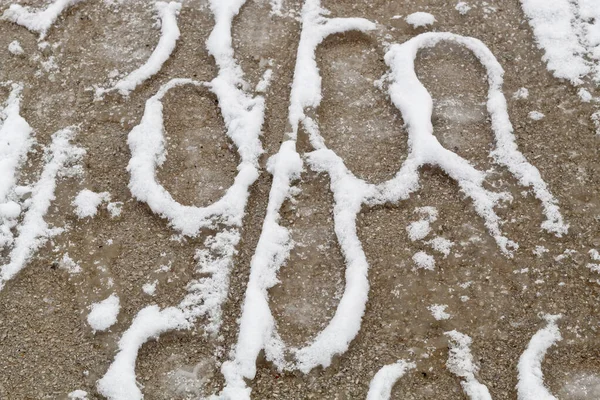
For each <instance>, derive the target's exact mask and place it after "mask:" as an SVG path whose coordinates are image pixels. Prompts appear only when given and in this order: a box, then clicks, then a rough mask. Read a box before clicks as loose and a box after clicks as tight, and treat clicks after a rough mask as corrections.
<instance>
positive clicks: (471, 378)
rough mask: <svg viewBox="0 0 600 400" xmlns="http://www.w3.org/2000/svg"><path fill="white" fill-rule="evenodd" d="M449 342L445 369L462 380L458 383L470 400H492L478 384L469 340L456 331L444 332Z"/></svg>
mask: <svg viewBox="0 0 600 400" xmlns="http://www.w3.org/2000/svg"><path fill="white" fill-rule="evenodd" d="M445 335H446V336H447V337H448V341H449V353H448V361H447V362H446V367H447V368H448V370H449V371H450V372H452V373H453V374H454V375H456V376H458V377H460V378H462V381H461V382H460V384H461V386H462V388H463V390H464V392H465V394H466V395H467V397H469V399H470V400H492V396H491V395H490V392H489V390H488V388H487V387H486V386H485V385H484V384H482V383H480V382H479V381H478V380H477V378H476V377H475V375H476V374H477V370H478V367H477V365H475V363H474V361H473V355H472V354H471V342H472V340H471V338H470V337H469V336H467V335H465V334H463V333H460V332H458V331H456V330H453V331H449V332H446V333H445Z"/></svg>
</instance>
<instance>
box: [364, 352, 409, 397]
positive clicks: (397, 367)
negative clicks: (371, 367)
mask: <svg viewBox="0 0 600 400" xmlns="http://www.w3.org/2000/svg"><path fill="white" fill-rule="evenodd" d="M414 368H416V365H415V364H414V363H411V362H406V361H405V360H398V361H397V362H396V363H394V364H389V365H385V366H383V367H382V368H381V369H380V370H379V371H377V373H376V374H375V376H374V377H373V379H372V380H371V383H370V384H369V392H368V393H367V400H389V398H390V396H391V395H392V388H393V387H394V384H395V383H396V381H397V380H398V379H400V378H402V377H403V376H404V375H405V374H406V373H407V372H408V371H409V370H411V369H414Z"/></svg>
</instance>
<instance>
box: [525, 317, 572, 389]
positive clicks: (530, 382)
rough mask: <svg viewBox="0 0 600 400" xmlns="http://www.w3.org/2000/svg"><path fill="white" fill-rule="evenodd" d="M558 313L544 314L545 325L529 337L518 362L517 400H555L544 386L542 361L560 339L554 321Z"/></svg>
mask: <svg viewBox="0 0 600 400" xmlns="http://www.w3.org/2000/svg"><path fill="white" fill-rule="evenodd" d="M560 317H561V316H560V315H549V314H547V315H544V316H543V318H544V319H545V320H546V322H547V325H546V327H545V328H543V329H540V330H539V331H538V332H537V333H536V334H535V335H533V337H532V338H531V340H530V342H529V345H528V346H527V349H526V350H525V351H524V352H523V354H522V355H521V357H520V359H519V364H518V372H519V373H518V379H519V381H518V383H517V397H518V400H556V397H554V396H553V395H552V394H551V393H550V392H549V391H548V389H547V388H546V387H545V386H544V377H543V373H542V361H543V360H544V356H545V355H546V352H547V351H548V349H549V348H550V347H552V346H553V345H554V344H555V343H556V342H558V341H560V340H562V337H561V334H560V331H559V329H558V326H557V325H556V321H557V320H558V319H559V318H560Z"/></svg>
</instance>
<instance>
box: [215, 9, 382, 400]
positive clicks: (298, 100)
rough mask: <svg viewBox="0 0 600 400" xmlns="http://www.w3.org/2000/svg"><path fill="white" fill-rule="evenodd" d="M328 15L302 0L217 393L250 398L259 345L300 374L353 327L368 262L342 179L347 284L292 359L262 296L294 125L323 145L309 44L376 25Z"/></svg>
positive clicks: (358, 185) (340, 230)
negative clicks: (274, 148)
mask: <svg viewBox="0 0 600 400" xmlns="http://www.w3.org/2000/svg"><path fill="white" fill-rule="evenodd" d="M327 14H328V11H326V10H324V9H323V8H321V5H320V2H319V1H318V0H307V1H306V2H305V3H304V6H303V9H302V32H301V34H300V42H299V46H298V51H297V55H296V67H295V71H294V79H293V83H292V92H291V95H290V106H289V116H288V118H289V123H290V126H291V128H292V129H291V132H288V133H286V140H284V141H283V143H282V144H281V147H280V149H279V152H278V153H277V154H276V155H274V156H273V157H271V158H270V159H269V162H268V165H267V169H268V171H269V172H270V173H271V174H272V175H273V184H272V187H271V192H270V194H269V202H268V205H267V213H266V216H265V219H264V222H263V228H262V232H261V236H260V239H259V242H258V245H257V247H256V252H255V254H254V257H253V258H252V261H251V271H250V279H249V282H248V286H247V288H246V295H245V300H244V304H243V308H242V316H241V319H240V330H239V335H238V342H237V343H236V345H235V348H234V353H233V359H232V360H230V361H227V362H225V363H224V364H223V367H222V369H221V370H222V372H223V375H224V376H225V380H226V386H225V388H224V389H223V391H222V393H221V395H220V396H221V397H219V398H222V399H236V400H242V399H249V397H250V389H249V388H247V387H246V382H245V380H244V379H253V378H254V376H255V373H256V359H257V357H258V355H259V353H260V351H261V350H263V349H264V350H265V354H266V356H267V358H268V359H269V360H270V361H272V362H274V363H275V365H276V366H277V367H278V368H282V369H283V368H287V369H295V368H297V369H300V370H301V371H302V372H305V373H306V372H308V371H310V370H311V369H313V368H315V367H316V366H318V365H323V366H324V367H327V366H329V364H330V363H331V359H332V357H333V356H334V355H335V354H341V353H344V352H345V351H346V350H347V348H348V345H349V343H350V342H351V341H352V339H354V337H355V336H356V334H357V333H358V330H359V329H360V323H361V319H362V314H363V312H364V306H365V303H366V299H367V292H368V286H369V284H368V280H367V278H366V274H365V273H363V272H364V271H366V270H367V269H368V265H367V261H366V258H365V256H364V253H363V251H362V247H361V244H360V241H359V240H358V237H357V236H356V229H355V218H354V217H355V215H356V213H358V211H359V209H360V205H361V198H362V195H360V194H359V195H358V196H356V195H355V193H351V194H350V196H349V192H348V189H349V188H348V185H345V183H346V182H341V183H339V182H338V183H337V184H336V182H335V181H332V190H333V192H334V196H335V200H336V206H335V212H334V219H335V230H336V235H337V237H338V241H339V242H340V245H341V247H342V251H343V253H344V256H345V258H346V262H347V270H346V271H347V272H346V290H345V292H344V295H343V296H342V299H341V301H340V304H339V305H338V309H337V311H336V313H335V316H334V317H333V319H332V320H331V321H330V323H329V325H328V326H327V327H326V328H325V329H324V330H323V331H321V333H320V334H318V336H317V337H316V338H315V339H314V341H313V342H312V343H310V344H309V345H308V346H306V347H304V348H302V349H291V350H292V352H293V353H295V355H296V362H287V361H286V360H285V354H284V353H285V350H286V345H285V344H284V343H283V341H282V340H281V338H280V337H279V335H278V334H277V329H276V324H275V320H274V317H273V315H272V313H271V310H270V308H269V301H268V290H269V288H271V287H272V286H274V285H275V284H276V283H277V272H278V270H279V268H280V267H281V265H282V264H283V263H284V262H285V260H286V259H287V258H288V256H289V252H290V249H291V248H292V243H291V240H290V234H289V231H288V230H287V229H286V228H285V227H283V226H281V225H279V218H280V216H279V210H280V209H281V206H282V204H283V202H284V201H285V200H286V199H287V198H289V197H291V196H292V189H291V184H292V182H293V181H294V180H296V179H298V178H299V177H300V173H301V172H302V169H303V161H302V158H301V157H300V155H299V154H298V152H297V150H296V138H297V133H298V129H299V126H300V124H302V125H303V127H304V128H305V129H306V130H307V131H308V132H309V135H310V140H311V144H312V145H313V147H315V148H317V149H321V148H322V149H323V151H328V150H327V149H325V148H324V144H323V143H324V142H323V140H322V137H321V136H320V135H319V134H318V132H317V130H318V128H317V125H316V123H315V122H314V121H313V120H312V119H311V118H310V117H309V116H308V115H306V114H305V110H306V109H307V108H316V107H317V106H318V105H319V103H320V101H321V77H320V75H319V70H318V67H317V63H316V60H315V51H316V48H317V46H318V45H319V44H320V43H321V42H322V41H323V40H324V39H325V38H326V37H327V36H329V35H332V34H336V33H341V32H346V31H351V30H359V31H366V30H372V29H374V28H375V24H373V23H372V22H370V21H367V20H365V19H363V18H326V17H325V16H324V15H327ZM326 154H329V153H326ZM331 154H333V153H331ZM309 162H310V163H311V164H312V165H317V164H319V163H318V162H317V161H316V160H312V159H310V160H309ZM351 179H352V178H351ZM336 185H337V186H336ZM350 186H351V187H350V189H357V191H358V193H363V189H364V187H365V185H364V184H363V183H362V181H359V180H358V179H356V178H353V181H352V182H350ZM341 197H343V198H341Z"/></svg>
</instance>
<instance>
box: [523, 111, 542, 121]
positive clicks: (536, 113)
mask: <svg viewBox="0 0 600 400" xmlns="http://www.w3.org/2000/svg"><path fill="white" fill-rule="evenodd" d="M527 116H528V117H529V118H530V119H532V120H534V121H539V120H541V119H542V118H544V117H545V115H544V114H542V113H541V112H539V111H531V112H530V113H529V114H528V115H527Z"/></svg>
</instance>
